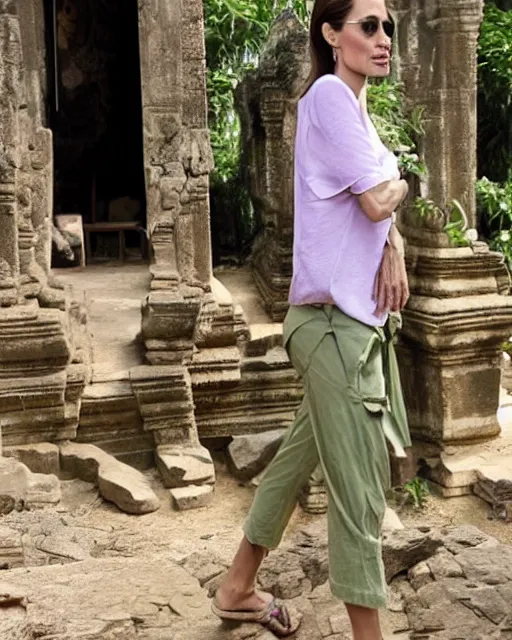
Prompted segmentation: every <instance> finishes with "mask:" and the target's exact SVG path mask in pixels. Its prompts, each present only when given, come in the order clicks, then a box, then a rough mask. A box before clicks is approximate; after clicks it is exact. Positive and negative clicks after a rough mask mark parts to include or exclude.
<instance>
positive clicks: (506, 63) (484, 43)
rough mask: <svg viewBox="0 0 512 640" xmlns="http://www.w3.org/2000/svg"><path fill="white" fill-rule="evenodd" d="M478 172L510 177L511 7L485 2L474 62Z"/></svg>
mask: <svg viewBox="0 0 512 640" xmlns="http://www.w3.org/2000/svg"><path fill="white" fill-rule="evenodd" d="M478 118H479V122H478V150H479V153H478V155H479V174H480V175H486V176H489V177H490V178H491V179H492V180H496V181H498V182H505V181H506V180H508V179H512V11H502V10H500V9H498V8H497V7H496V6H495V4H493V3H492V2H488V3H486V8H485V18H484V22H483V24H482V29H481V35H480V43H479V65H478Z"/></svg>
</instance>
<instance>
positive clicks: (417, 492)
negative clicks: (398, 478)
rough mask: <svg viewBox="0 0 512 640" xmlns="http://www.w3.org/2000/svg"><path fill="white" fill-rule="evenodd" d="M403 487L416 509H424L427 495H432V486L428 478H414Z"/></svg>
mask: <svg viewBox="0 0 512 640" xmlns="http://www.w3.org/2000/svg"><path fill="white" fill-rule="evenodd" d="M403 489H404V492H405V493H406V494H407V496H408V497H409V500H411V501H412V504H413V506H414V508H415V509H422V508H423V507H424V506H425V503H426V500H427V497H428V496H429V495H430V487H429V486H428V482H427V481H426V480H424V479H423V478H414V480H411V481H410V482H408V483H407V484H405V485H404V487H403Z"/></svg>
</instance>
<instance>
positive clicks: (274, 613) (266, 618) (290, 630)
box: [212, 600, 302, 638]
mask: <svg viewBox="0 0 512 640" xmlns="http://www.w3.org/2000/svg"><path fill="white" fill-rule="evenodd" d="M212 611H213V613H214V614H215V615H216V616H218V617H219V618H221V619H222V620H231V621H233V622H256V623H258V624H261V625H262V626H264V627H266V628H267V629H268V630H269V631H271V632H272V633H273V634H274V635H276V636H278V637H280V638H286V637H287V636H291V635H293V634H294V633H295V632H296V631H297V629H298V628H299V626H300V623H301V621H302V620H301V619H299V620H298V622H296V623H295V624H292V622H291V619H290V614H289V612H288V609H287V607H286V606H285V605H284V604H282V603H277V602H276V600H272V602H271V603H270V604H269V605H268V606H267V607H266V608H265V609H261V610H259V611H243V610H242V611H236V610H235V611H228V610H225V609H219V607H217V605H216V604H215V603H212Z"/></svg>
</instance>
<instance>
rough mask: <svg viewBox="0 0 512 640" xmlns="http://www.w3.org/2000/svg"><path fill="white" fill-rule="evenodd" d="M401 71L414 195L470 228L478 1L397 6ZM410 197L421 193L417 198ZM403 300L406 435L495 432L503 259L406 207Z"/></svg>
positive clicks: (506, 312)
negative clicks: (411, 121)
mask: <svg viewBox="0 0 512 640" xmlns="http://www.w3.org/2000/svg"><path fill="white" fill-rule="evenodd" d="M391 4H392V7H391V8H392V9H394V10H395V13H396V15H397V17H398V20H399V54H400V55H399V68H400V76H401V79H402V80H403V81H404V82H405V88H406V95H407V100H408V102H409V105H410V106H411V107H413V106H416V105H422V106H424V107H425V113H424V122H425V130H426V131H425V136H424V137H423V139H422V142H421V144H420V152H421V154H422V156H423V159H424V161H425V164H426V167H427V171H428V177H427V179H426V180H425V182H424V184H422V185H420V189H419V190H418V191H419V192H420V193H421V195H423V196H425V197H428V198H430V199H432V200H434V201H435V203H436V204H437V205H438V206H440V207H441V208H444V207H445V206H446V205H447V204H448V202H449V201H450V200H451V199H454V198H456V199H458V200H459V201H460V202H461V203H462V205H463V207H464V209H465V211H466V212H467V214H468V218H469V222H470V226H474V222H475V191H474V190H475V179H476V62H477V52H476V47H477V37H478V30H479V26H480V21H481V18H482V5H483V3H482V0H412V1H410V0H407V2H406V1H405V0H395V1H394V2H392V3H391ZM414 195H419V193H418V192H416V193H415V194H414ZM401 226H402V230H403V232H404V234H405V235H406V237H407V240H408V247H407V263H408V271H409V276H410V285H411V299H410V301H409V304H408V306H407V308H406V309H405V310H404V314H403V315H404V329H403V331H402V332H401V335H400V343H399V345H398V352H399V360H400V365H401V370H402V374H403V376H402V377H403V386H404V393H405V397H406V403H407V410H408V415H409V421H410V426H411V431H412V433H413V435H414V436H415V437H416V438H417V439H419V440H426V441H430V442H433V443H436V444H437V445H438V446H440V447H443V446H444V445H446V444H448V443H467V442H474V441H478V440H480V439H485V438H489V437H492V436H496V435H498V434H499V432H500V428H499V425H498V422H497V418H496V411H497V409H498V402H499V388H500V355H501V352H500V345H501V343H502V341H503V340H504V339H505V338H506V337H507V336H508V335H509V334H510V325H511V322H512V299H511V298H510V297H507V296H506V295H504V294H506V293H507V288H508V285H507V284H506V277H505V278H504V266H503V260H502V258H501V257H500V256H498V255H497V254H493V253H491V252H489V250H488V248H487V247H486V245H484V244H483V243H476V244H475V245H474V246H473V247H472V248H468V247H465V248H453V247H450V245H449V241H448V237H447V235H446V233H445V232H444V231H443V223H442V222H441V223H440V221H439V220H437V221H436V220H430V221H427V222H426V223H425V222H421V223H419V222H418V220H417V219H415V213H414V210H413V208H412V207H408V208H405V209H404V211H403V212H402V215H401Z"/></svg>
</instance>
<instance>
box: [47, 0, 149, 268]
mask: <svg viewBox="0 0 512 640" xmlns="http://www.w3.org/2000/svg"><path fill="white" fill-rule="evenodd" d="M45 13H46V15H45V20H46V25H47V29H46V33H47V43H46V44H47V62H48V64H47V66H48V68H47V72H48V76H47V77H48V95H47V107H48V113H47V117H48V122H49V125H50V127H51V129H52V131H53V137H54V172H55V173H54V213H55V215H56V216H58V215H59V214H80V215H81V216H82V218H83V222H84V223H85V224H91V223H112V224H113V223H117V224H118V225H119V224H121V223H123V222H126V223H128V222H132V223H135V222H136V223H138V225H140V228H141V229H144V228H145V226H146V201H145V184H144V163H143V124H142V99H141V77H140V58H139V33H138V2H137V0H47V2H46V4H45ZM126 226H127V227H128V228H129V227H130V225H126ZM123 236H124V241H125V244H126V251H125V252H124V253H125V255H126V256H127V257H128V258H129V257H130V256H132V257H134V258H137V257H140V252H141V250H140V247H141V246H142V245H141V242H140V230H139V231H137V230H133V231H129V230H128V231H126V232H123ZM117 243H118V234H117V232H114V233H113V234H111V233H109V232H108V230H104V231H103V232H101V233H99V232H98V233H94V234H91V244H90V250H91V256H88V257H89V259H92V258H94V259H97V258H106V259H110V258H116V257H117V256H118V254H119V248H118V247H117Z"/></svg>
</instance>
